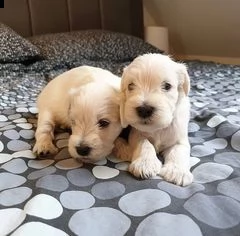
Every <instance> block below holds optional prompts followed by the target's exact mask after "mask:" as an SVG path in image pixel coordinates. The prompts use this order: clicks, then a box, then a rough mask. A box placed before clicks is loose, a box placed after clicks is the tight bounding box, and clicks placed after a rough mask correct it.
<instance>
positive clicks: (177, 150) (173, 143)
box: [114, 54, 193, 186]
mask: <svg viewBox="0 0 240 236" xmlns="http://www.w3.org/2000/svg"><path fill="white" fill-rule="evenodd" d="M189 89H190V79H189V76H188V73H187V69H186V67H185V66H184V65H183V64H180V63H177V62H174V61H173V60H172V59H171V58H170V57H168V56H166V55H161V54H145V55H143V56H139V57H137V58H136V59H135V60H134V61H133V62H132V63H131V64H130V65H129V66H128V67H126V68H125V70H124V73H123V76H122V83H121V92H122V98H121V100H122V101H121V105H120V114H121V122H122V126H123V127H126V126H127V125H131V126H132V127H133V128H132V130H131V132H130V135H129V140H128V143H127V142H126V141H124V140H123V139H120V138H119V139H117V140H116V147H115V149H114V152H115V154H116V155H117V156H118V157H120V158H122V159H125V160H128V161H131V164H130V166H129V170H130V172H132V173H133V175H135V176H136V177H142V178H149V177H152V176H156V175H161V176H162V177H163V178H164V179H165V180H167V181H169V182H172V183H175V184H177V185H182V186H185V185H188V184H190V183H191V182H192V181H193V176H192V174H191V173H190V165H189V157H190V144H189V141H188V122H189V116H190V103H189V98H188V93H189ZM156 153H160V154H161V155H162V156H163V158H164V165H163V167H162V164H161V162H160V161H159V159H158V158H157V155H156Z"/></svg>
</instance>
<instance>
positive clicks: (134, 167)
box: [128, 157, 162, 179]
mask: <svg viewBox="0 0 240 236" xmlns="http://www.w3.org/2000/svg"><path fill="white" fill-rule="evenodd" d="M161 168H162V163H161V161H160V160H158V158H157V157H156V158H155V157H154V158H138V159H136V160H135V161H133V162H132V163H131V164H130V166H129V169H128V170H129V171H130V172H131V173H132V174H133V175H134V176H135V177H137V178H142V179H148V178H151V177H154V176H157V175H159V174H160V171H161Z"/></svg>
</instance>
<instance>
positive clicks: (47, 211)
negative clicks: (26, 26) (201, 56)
mask: <svg viewBox="0 0 240 236" xmlns="http://www.w3.org/2000/svg"><path fill="white" fill-rule="evenodd" d="M115 59H116V60H117V57H116V58H115ZM128 63H130V60H129V61H128V60H126V61H124V62H123V61H114V60H113V61H112V62H111V61H108V62H107V61H99V59H98V58H96V60H93V59H92V58H81V57H80V58H79V59H78V60H75V61H71V60H70V59H66V61H65V62H64V63H63V62H62V63H59V61H58V60H56V59H51V60H50V59H44V60H42V61H37V62H34V63H32V64H29V65H24V64H17V63H15V64H14V63H12V64H8V63H5V64H0V69H1V70H0V222H1V224H0V235H13V236H19V235H24V236H28V235H34V234H35V233H36V232H41V235H58V236H66V235H87V236H89V235H91V236H92V235H93V236H95V235H96V236H103V235H104V236H108V235H109V236H112V235H119V236H120V235H127V236H132V235H136V236H145V235H151V236H152V235H163V236H178V235H184V236H202V235H204V236H212V235H224V236H230V235H231V236H233V235H234V236H237V235H238V236H239V232H240V197H239V196H240V171H239V170H240V106H239V103H240V67H239V66H231V65H221V64H216V63H204V62H198V61H190V62H187V63H186V64H187V65H188V68H189V74H190V77H191V93H190V99H191V104H192V109H191V120H190V124H189V139H190V143H191V147H192V149H191V159H190V163H191V171H192V172H193V174H194V182H193V184H191V185H189V186H187V187H179V186H175V185H173V184H171V183H168V182H166V181H163V180H162V179H161V178H160V177H156V178H153V179H149V180H139V179H136V178H134V177H133V176H132V175H131V174H129V173H128V172H127V171H126V170H127V167H128V165H129V163H127V162H123V161H121V160H118V159H116V158H115V157H113V156H108V157H106V158H105V159H104V160H101V161H99V162H98V163H96V164H95V165H91V164H83V165H82V164H81V163H79V162H76V161H75V160H73V159H72V158H70V156H69V153H68V151H67V140H68V138H69V134H68V133H67V132H66V131H65V130H58V131H57V133H56V145H57V146H58V147H59V153H58V154H56V155H55V156H52V157H47V158H46V159H41V160H37V159H35V156H34V155H33V154H32V152H31V150H32V146H33V144H34V142H35V141H34V132H35V129H36V122H37V109H36V97H37V95H38V94H39V92H40V91H41V90H42V88H43V87H44V86H45V85H46V84H47V82H48V80H50V79H51V78H53V77H54V76H56V75H58V74H60V73H62V72H63V71H66V70H68V69H70V68H71V67H74V66H79V65H82V64H88V65H95V66H100V67H103V68H107V69H109V70H111V71H113V72H114V73H116V74H121V71H122V68H123V67H124V66H125V65H127V64H128Z"/></svg>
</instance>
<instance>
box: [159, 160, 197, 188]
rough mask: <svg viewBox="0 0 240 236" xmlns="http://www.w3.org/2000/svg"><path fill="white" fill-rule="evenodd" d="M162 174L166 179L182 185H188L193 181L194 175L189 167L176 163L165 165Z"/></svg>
mask: <svg viewBox="0 0 240 236" xmlns="http://www.w3.org/2000/svg"><path fill="white" fill-rule="evenodd" d="M160 175H161V176H162V177H163V179H165V180H166V181H168V182H171V183H174V184H176V185H180V186H187V185H189V184H191V183H192V182H193V175H192V173H191V172H190V171H189V170H188V169H186V168H181V167H178V166H176V165H174V164H166V165H164V166H163V168H162V169H161V173H160Z"/></svg>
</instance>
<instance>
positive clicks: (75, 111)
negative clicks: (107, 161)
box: [69, 78, 122, 162]
mask: <svg viewBox="0 0 240 236" xmlns="http://www.w3.org/2000/svg"><path fill="white" fill-rule="evenodd" d="M113 79H114V78H113ZM69 117H70V122H71V128H72V135H71V136H70V139H69V152H70V154H71V156H72V157H74V158H77V159H79V160H81V161H83V162H95V161H98V160H100V159H101V158H103V157H105V156H106V155H108V154H110V153H111V151H112V148H113V145H114V141H115V139H116V138H117V136H118V135H119V134H120V132H121V129H122V128H121V123H120V114H119V90H118V91H117V90H116V89H115V88H114V87H113V86H111V85H110V84H108V83H105V82H103V81H102V82H92V83H88V84H86V85H84V86H81V87H80V88H79V89H76V90H75V91H72V92H71V102H70V109H69Z"/></svg>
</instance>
